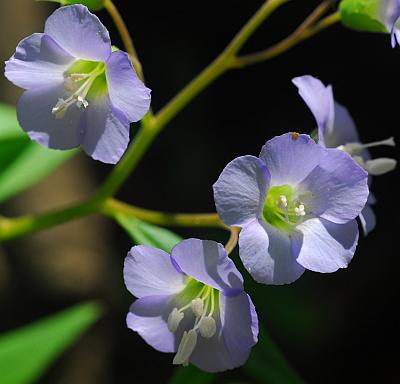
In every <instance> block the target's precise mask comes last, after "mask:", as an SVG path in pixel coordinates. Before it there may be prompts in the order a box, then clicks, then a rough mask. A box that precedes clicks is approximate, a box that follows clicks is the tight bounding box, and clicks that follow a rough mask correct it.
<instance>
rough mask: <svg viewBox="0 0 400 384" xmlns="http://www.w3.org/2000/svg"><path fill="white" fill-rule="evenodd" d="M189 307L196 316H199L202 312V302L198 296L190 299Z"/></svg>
mask: <svg viewBox="0 0 400 384" xmlns="http://www.w3.org/2000/svg"><path fill="white" fill-rule="evenodd" d="M191 307H192V311H193V313H194V315H195V316H196V317H200V316H201V315H202V314H203V311H204V303H203V300H202V299H201V298H200V297H198V298H196V299H194V300H192V303H191Z"/></svg>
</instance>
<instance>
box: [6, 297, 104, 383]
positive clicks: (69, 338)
mask: <svg viewBox="0 0 400 384" xmlns="http://www.w3.org/2000/svg"><path fill="white" fill-rule="evenodd" d="M101 313H102V310H101V307H100V306H99V305H98V304H96V303H92V302H90V303H83V304H79V305H76V306H74V307H72V308H69V309H67V310H64V311H62V312H59V313H57V314H55V315H52V316H49V317H46V318H44V319H42V320H39V321H36V322H35V323H32V324H30V325H27V326H25V327H23V328H19V329H16V330H13V331H11V332H8V333H6V334H3V335H0V382H1V384H27V383H34V382H37V380H38V378H39V377H40V376H41V375H42V374H43V373H45V371H46V370H47V368H48V367H49V366H50V364H52V363H53V362H54V360H55V359H56V358H57V357H58V356H59V355H60V354H61V353H62V352H64V351H65V350H66V349H67V348H68V347H69V346H71V345H72V344H73V343H74V342H75V341H76V340H77V339H78V338H79V336H80V335H81V334H82V333H83V332H84V331H85V330H86V329H87V328H88V327H89V326H90V325H91V324H93V323H94V322H95V321H96V320H97V319H98V318H99V317H100V315H101Z"/></svg>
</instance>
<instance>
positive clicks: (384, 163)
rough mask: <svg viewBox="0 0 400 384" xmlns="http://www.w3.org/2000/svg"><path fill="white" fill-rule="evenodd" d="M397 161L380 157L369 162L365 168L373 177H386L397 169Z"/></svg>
mask: <svg viewBox="0 0 400 384" xmlns="http://www.w3.org/2000/svg"><path fill="white" fill-rule="evenodd" d="M396 165H397V161H396V160H395V159H390V158H388V157H380V158H378V159H373V160H367V161H366V162H365V165H364V168H365V169H366V170H367V172H368V173H369V174H371V175H373V176H379V175H384V174H385V173H388V172H390V171H393V169H395V168H396Z"/></svg>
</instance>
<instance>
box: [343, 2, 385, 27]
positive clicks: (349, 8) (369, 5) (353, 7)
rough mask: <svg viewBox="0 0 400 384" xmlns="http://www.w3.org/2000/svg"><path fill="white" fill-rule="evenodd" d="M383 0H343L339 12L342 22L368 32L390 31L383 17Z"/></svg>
mask: <svg viewBox="0 0 400 384" xmlns="http://www.w3.org/2000/svg"><path fill="white" fill-rule="evenodd" d="M381 6H382V0H342V1H341V3H340V5H339V12H340V16H341V20H342V23H343V24H344V25H345V26H346V27H349V28H352V29H356V30H358V31H366V32H383V33H388V30H387V28H386V27H385V25H384V24H383V21H382V19H381V10H380V7H381Z"/></svg>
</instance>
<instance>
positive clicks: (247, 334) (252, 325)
mask: <svg viewBox="0 0 400 384" xmlns="http://www.w3.org/2000/svg"><path fill="white" fill-rule="evenodd" d="M219 303H220V313H221V323H222V334H223V336H224V341H225V345H226V347H227V349H228V351H229V353H230V354H231V356H232V357H234V358H235V360H237V364H238V365H242V364H244V362H245V361H246V360H243V358H245V356H246V353H247V352H248V351H249V350H250V349H251V348H252V347H253V346H254V345H255V344H256V343H257V341H258V317H257V313H256V309H255V307H254V304H253V302H252V301H251V298H250V296H249V295H247V294H246V293H245V292H242V293H241V294H239V295H237V296H233V297H227V296H224V295H220V300H219Z"/></svg>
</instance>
